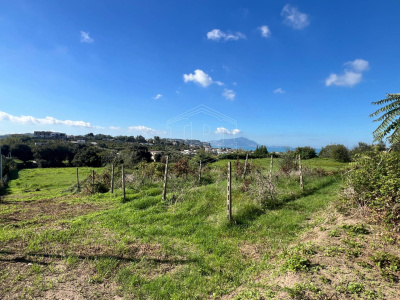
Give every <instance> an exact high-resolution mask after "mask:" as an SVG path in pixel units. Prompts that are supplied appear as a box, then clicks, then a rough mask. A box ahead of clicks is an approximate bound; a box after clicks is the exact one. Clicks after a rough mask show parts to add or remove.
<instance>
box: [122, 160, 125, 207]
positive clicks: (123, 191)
mask: <svg viewBox="0 0 400 300" xmlns="http://www.w3.org/2000/svg"><path fill="white" fill-rule="evenodd" d="M122 200H123V201H125V171H124V165H122Z"/></svg>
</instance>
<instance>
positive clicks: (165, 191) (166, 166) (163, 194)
mask: <svg viewBox="0 0 400 300" xmlns="http://www.w3.org/2000/svg"><path fill="white" fill-rule="evenodd" d="M167 179H168V155H167V160H166V162H165V173H164V187H163V192H162V200H163V201H165V198H166V195H167Z"/></svg>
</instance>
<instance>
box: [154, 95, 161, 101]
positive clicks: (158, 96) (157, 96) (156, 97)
mask: <svg viewBox="0 0 400 300" xmlns="http://www.w3.org/2000/svg"><path fill="white" fill-rule="evenodd" d="M161 97H162V95H161V94H157V95H156V96H155V97H153V99H155V100H157V99H160V98H161Z"/></svg>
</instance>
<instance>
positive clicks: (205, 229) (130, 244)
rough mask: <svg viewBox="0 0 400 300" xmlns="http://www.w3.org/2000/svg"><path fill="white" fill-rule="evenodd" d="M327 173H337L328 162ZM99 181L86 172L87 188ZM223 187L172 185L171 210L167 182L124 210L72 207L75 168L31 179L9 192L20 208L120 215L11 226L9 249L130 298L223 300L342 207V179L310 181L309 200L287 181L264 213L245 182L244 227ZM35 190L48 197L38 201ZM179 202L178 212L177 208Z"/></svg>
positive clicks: (4, 237)
mask: <svg viewBox="0 0 400 300" xmlns="http://www.w3.org/2000/svg"><path fill="white" fill-rule="evenodd" d="M320 162H322V161H320ZM253 163H255V164H259V165H261V166H263V165H264V164H266V165H267V167H266V169H269V159H262V160H253ZM321 164H322V165H323V166H327V164H325V161H323V163H321ZM225 165H226V161H219V162H217V163H215V164H213V166H214V167H217V168H219V169H220V170H219V171H220V172H223V169H221V168H224V167H225ZM277 165H278V164H275V168H276V171H277ZM314 165H318V163H317V162H315V163H314ZM319 167H321V165H319ZM90 171H91V169H88V168H80V174H81V175H80V176H81V177H80V178H84V177H85V176H88V175H89V174H90ZM206 175H207V174H205V176H206ZM210 176H214V175H213V174H211V175H210ZM221 178H222V179H221V180H216V181H215V182H213V183H211V184H203V185H200V186H197V185H195V184H193V182H194V181H195V179H194V178H189V180H181V181H179V180H176V179H175V181H174V180H171V181H170V185H169V192H168V194H167V198H168V199H169V200H167V201H165V202H163V201H162V200H161V191H162V183H161V182H158V183H152V184H147V185H143V186H141V187H139V188H138V187H137V186H136V185H134V186H132V187H131V188H128V189H127V201H126V202H125V203H122V201H121V197H120V195H121V194H120V191H116V194H115V195H110V194H109V193H106V194H96V195H92V196H90V195H89V196H83V195H80V196H77V195H75V196H74V197H72V198H70V199H69V198H68V197H67V196H66V195H68V192H66V191H67V190H68V189H69V188H70V187H71V186H72V185H73V184H74V183H75V169H74V168H72V169H71V168H70V169H69V168H65V169H35V170H23V171H21V172H20V173H19V176H18V179H16V180H13V181H11V182H10V184H9V190H8V192H9V196H8V200H12V201H14V204H15V203H17V202H22V201H35V200H39V199H43V198H49V197H51V198H54V199H55V200H56V199H57V197H61V196H63V197H64V198H65V197H66V199H64V200H63V201H67V202H68V201H69V202H68V203H70V204H71V205H73V204H75V205H77V204H78V203H88V204H90V203H92V204H98V203H112V206H108V207H107V209H102V210H98V211H96V212H91V213H87V214H84V215H81V216H70V217H69V216H64V217H60V218H58V219H56V220H54V221H52V222H50V223H49V224H48V225H46V226H42V225H40V224H39V225H35V224H31V223H27V224H25V225H24V226H19V227H15V226H10V225H7V226H2V228H1V229H0V247H1V248H3V247H5V246H7V245H13V243H18V242H22V244H24V247H23V248H22V249H14V250H15V251H22V252H23V253H25V254H29V255H39V257H40V255H44V254H45V255H47V256H49V257H51V258H52V259H55V260H57V259H59V260H62V261H63V262H64V263H66V264H67V265H69V266H76V265H77V264H78V262H77V261H80V260H84V261H88V262H89V263H90V264H91V265H92V266H93V268H94V270H95V273H94V274H93V275H91V278H90V280H89V281H90V282H89V283H90V284H99V283H102V282H104V281H109V280H115V281H116V282H117V284H119V285H120V286H121V287H122V293H125V294H129V295H130V296H132V297H136V298H139V299H141V298H151V299H196V298H202V299H203V298H208V297H210V295H214V296H215V297H219V296H222V295H226V294H229V293H230V292H232V291H233V290H234V289H236V288H237V287H239V286H240V285H242V284H245V283H246V282H248V281H249V280H251V279H252V278H254V277H255V276H257V274H259V273H260V272H262V271H263V270H265V269H267V268H269V261H270V259H271V258H272V257H276V256H277V255H278V254H279V253H280V251H282V250H284V249H285V248H286V247H287V246H288V245H289V244H290V243H291V242H293V241H294V239H296V237H297V236H298V235H299V234H300V233H301V232H303V231H304V230H306V229H308V228H309V227H310V226H311V225H310V223H309V222H308V220H309V219H310V217H311V216H312V215H313V214H314V213H316V212H318V211H320V210H323V209H325V208H326V207H327V206H328V205H330V204H331V203H332V201H333V200H334V199H336V195H337V192H338V190H339V187H340V184H341V181H340V179H339V178H338V177H335V176H322V177H320V176H314V175H313V176H311V177H309V178H307V177H305V179H304V183H305V190H304V191H301V190H300V188H299V184H298V180H297V179H296V178H294V177H286V176H281V177H280V178H279V179H278V180H277V182H276V187H277V190H278V193H277V194H276V199H275V200H274V201H273V203H270V204H268V205H267V206H265V207H260V205H259V202H257V201H255V199H254V196H252V195H251V194H250V193H248V192H243V191H241V187H242V186H243V180H242V179H238V180H234V182H233V186H232V189H233V194H232V205H233V220H234V221H233V222H228V221H227V218H226V181H225V180H223V177H221ZM178 181H179V182H178ZM178 183H179V184H180V185H181V187H185V188H186V191H185V192H184V193H183V194H179V193H180V192H179V191H180V190H179V191H178V190H173V188H174V185H178ZM35 188H38V189H39V190H40V191H37V192H35V191H32V189H35ZM173 194H174V195H175V196H176V197H175V198H176V199H178V200H176V202H172V201H171V199H172V196H173ZM68 199H69V200H68ZM14 204H13V205H14ZM2 209H3V208H2ZM2 213H3V214H4V215H6V212H5V211H2ZM0 216H1V214H0ZM44 217H45V216H43V218H44ZM0 220H1V219H0ZM25 221H29V220H25ZM39 221H40V220H39ZM18 224H19V225H21V224H20V223H18ZM1 255H2V254H1V253H0V257H1ZM47 256H46V257H47ZM32 269H34V270H33V271H34V272H32V275H31V276H34V275H35V274H36V275H35V276H38V275H40V276H44V275H43V274H45V271H46V270H45V267H41V268H38V267H35V268H32ZM39 273H40V274H39Z"/></svg>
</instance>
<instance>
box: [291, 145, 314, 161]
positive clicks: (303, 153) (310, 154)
mask: <svg viewBox="0 0 400 300" xmlns="http://www.w3.org/2000/svg"><path fill="white" fill-rule="evenodd" d="M294 154H295V155H296V156H298V155H300V158H301V159H311V158H315V157H317V152H316V151H315V149H314V148H311V147H308V146H306V147H297V148H296V149H295V150H294Z"/></svg>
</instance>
